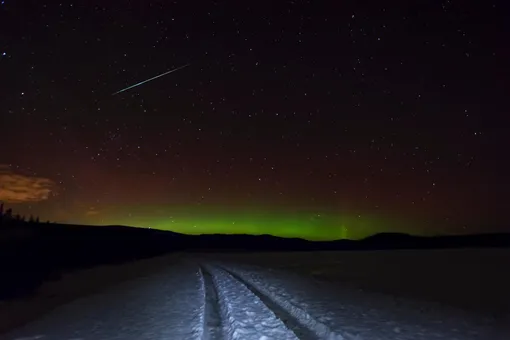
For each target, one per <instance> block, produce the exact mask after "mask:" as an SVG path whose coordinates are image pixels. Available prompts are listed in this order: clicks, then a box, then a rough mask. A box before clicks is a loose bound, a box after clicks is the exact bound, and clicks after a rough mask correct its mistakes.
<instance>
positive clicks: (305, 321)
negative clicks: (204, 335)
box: [220, 266, 358, 340]
mask: <svg viewBox="0 0 510 340" xmlns="http://www.w3.org/2000/svg"><path fill="white" fill-rule="evenodd" d="M220 268H221V270H223V271H225V272H226V273H228V274H229V275H230V276H231V277H233V278H234V279H235V280H236V281H238V282H239V283H241V284H243V285H244V286H246V287H247V288H248V289H249V290H250V291H251V292H252V293H253V294H254V295H256V296H257V297H258V298H259V299H260V300H261V301H262V302H263V303H264V304H265V305H266V306H268V308H270V309H271V310H272V311H273V312H274V313H275V315H276V316H277V317H278V318H280V320H282V321H283V322H284V324H285V325H286V326H287V327H288V328H290V329H292V331H293V332H294V333H295V334H296V335H297V336H298V337H299V339H301V340H322V339H326V340H348V339H358V338H357V337H351V336H350V335H348V336H347V338H346V337H344V336H342V335H340V334H336V333H334V332H332V331H331V329H330V328H329V327H327V326H326V325H324V324H323V323H321V322H319V321H317V320H316V319H315V318H313V317H312V316H311V315H310V314H308V313H307V312H306V311H305V310H303V309H301V308H299V307H297V306H294V305H292V304H291V303H290V302H288V301H286V300H284V299H283V298H279V297H277V296H275V295H274V294H272V293H271V292H269V291H268V290H267V289H265V287H260V286H259V285H254V284H252V283H251V282H249V281H248V280H246V279H244V278H243V277H242V276H241V275H239V274H237V273H236V272H234V271H232V270H230V269H227V268H225V267H223V266H221V267H220Z"/></svg>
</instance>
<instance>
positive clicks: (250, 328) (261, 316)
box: [202, 266, 298, 340]
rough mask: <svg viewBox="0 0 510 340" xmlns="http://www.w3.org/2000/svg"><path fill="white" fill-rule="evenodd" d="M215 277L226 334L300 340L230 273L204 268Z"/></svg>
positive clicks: (236, 339) (243, 339)
mask: <svg viewBox="0 0 510 340" xmlns="http://www.w3.org/2000/svg"><path fill="white" fill-rule="evenodd" d="M204 269H205V270H206V271H207V272H208V273H209V274H210V275H211V276H212V281H213V283H214V285H215V287H216V291H217V294H218V300H219V301H218V303H219V305H220V311H221V314H222V319H223V322H224V337H225V339H232V340H249V339H254V340H255V339H256V340H269V339H282V340H286V339H288V340H298V338H297V336H296V335H295V334H294V333H293V332H292V331H291V330H290V329H288V328H287V327H286V326H285V325H284V324H283V322H282V320H280V319H279V318H277V317H276V315H275V314H274V313H273V312H272V311H271V310H270V309H269V308H268V307H267V306H266V305H264V303H263V302H262V301H261V300H260V299H259V298H258V297H257V296H255V295H254V294H253V293H252V292H251V291H250V290H249V289H248V288H247V287H246V286H244V285H243V284H242V283H241V282H239V281H237V280H236V279H234V278H233V277H232V276H231V275H230V274H228V273H227V272H225V271H223V270H221V269H217V268H214V267H210V266H205V267H203V269H202V270H204Z"/></svg>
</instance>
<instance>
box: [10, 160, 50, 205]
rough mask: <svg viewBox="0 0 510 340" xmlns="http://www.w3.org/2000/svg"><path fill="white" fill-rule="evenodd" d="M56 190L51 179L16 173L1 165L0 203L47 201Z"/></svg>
mask: <svg viewBox="0 0 510 340" xmlns="http://www.w3.org/2000/svg"><path fill="white" fill-rule="evenodd" d="M55 188H56V185H55V182H53V181H52V180H51V179H48V178H43V177H37V176H27V175H23V174H19V173H15V172H14V171H12V169H11V168H10V167H9V166H6V165H2V164H0V201H3V202H7V203H25V202H39V201H44V200H47V199H48V198H49V197H50V195H51V193H52V191H53V190H54V189H55Z"/></svg>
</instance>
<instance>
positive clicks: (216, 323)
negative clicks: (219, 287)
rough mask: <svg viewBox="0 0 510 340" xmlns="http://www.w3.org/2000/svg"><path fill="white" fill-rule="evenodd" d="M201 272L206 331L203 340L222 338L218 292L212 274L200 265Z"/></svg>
mask: <svg viewBox="0 0 510 340" xmlns="http://www.w3.org/2000/svg"><path fill="white" fill-rule="evenodd" d="M199 272H200V275H201V277H202V285H203V290H204V308H203V326H204V333H203V335H202V340H221V339H222V338H223V324H222V320H221V313H220V307H219V304H218V293H217V292H216V287H215V285H214V282H213V279H212V276H211V274H210V273H209V272H208V271H207V270H205V269H204V268H203V267H201V266H200V267H199Z"/></svg>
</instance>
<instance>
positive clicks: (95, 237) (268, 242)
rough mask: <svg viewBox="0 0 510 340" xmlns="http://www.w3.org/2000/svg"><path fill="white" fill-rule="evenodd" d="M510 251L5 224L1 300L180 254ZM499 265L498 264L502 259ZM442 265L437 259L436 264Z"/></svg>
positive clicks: (488, 238) (506, 242)
mask: <svg viewBox="0 0 510 340" xmlns="http://www.w3.org/2000/svg"><path fill="white" fill-rule="evenodd" d="M507 247H510V234H487V235H467V236H446V237H428V238H427V237H416V236H410V235H405V234H378V235H375V236H372V237H369V238H366V239H364V240H360V241H350V240H339V241H332V242H309V241H305V240H302V239H284V238H278V237H273V236H269V235H261V236H250V235H200V236H190V235H183V234H178V233H173V232H168V231H160V230H153V229H142V228H130V227H122V226H108V227H90V226H77V225H63V224H46V223H41V224H25V225H13V226H9V225H1V226H0V272H1V273H2V280H1V281H0V300H5V299H11V298H17V297H22V296H27V295H30V294H32V293H34V292H35V290H36V289H37V287H39V286H40V285H41V284H42V283H43V282H44V281H47V280H58V279H59V278H60V276H61V275H62V273H66V272H70V271H73V270H77V269H84V268H90V267H94V266H98V265H105V264H119V263H126V262H130V261H134V260H140V259H146V258H151V257H155V256H158V255H163V254H167V253H171V252H176V251H179V252H182V251H186V252H196V251H199V252H204V251H206V252H207V251H209V252H225V251H229V252H230V251H236V252H250V251H263V252H268V251H279V252H282V251H284V252H285V251H336V250H383V249H452V248H507ZM494 260H495V261H498V259H497V258H496V259H494ZM300 261H301V259H300ZM389 261H390V262H391V259H390V260H389ZM439 262H441V261H440V260H439V259H437V260H436V263H437V264H439ZM468 262H471V260H469V261H468ZM475 263H476V262H475ZM367 265H371V264H368V263H367ZM374 265H378V264H374ZM429 265H430V266H434V265H433V264H429ZM461 265H462V264H461Z"/></svg>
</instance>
